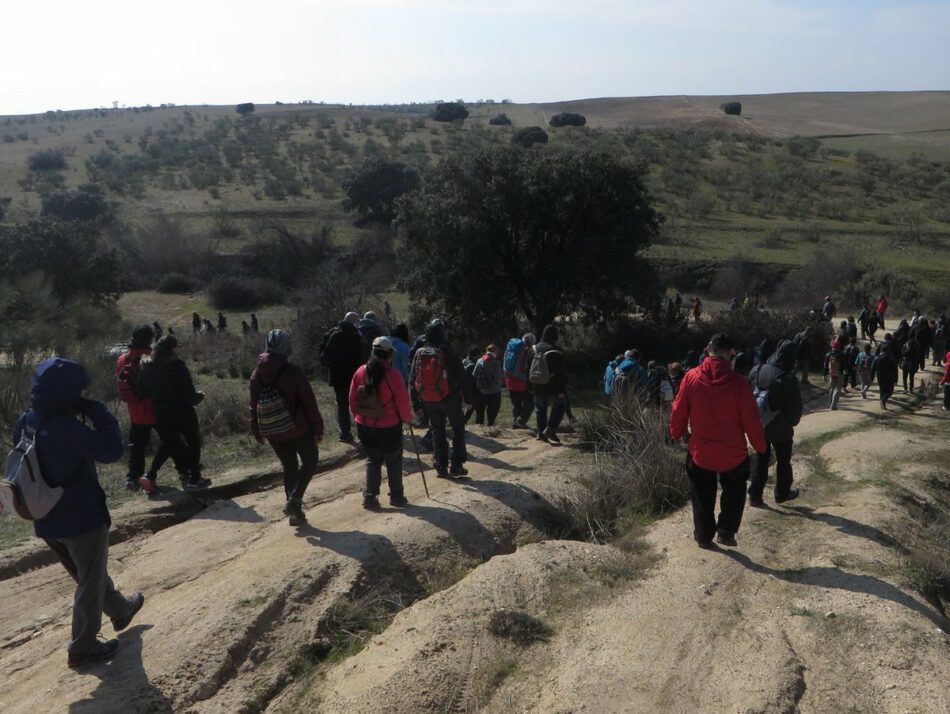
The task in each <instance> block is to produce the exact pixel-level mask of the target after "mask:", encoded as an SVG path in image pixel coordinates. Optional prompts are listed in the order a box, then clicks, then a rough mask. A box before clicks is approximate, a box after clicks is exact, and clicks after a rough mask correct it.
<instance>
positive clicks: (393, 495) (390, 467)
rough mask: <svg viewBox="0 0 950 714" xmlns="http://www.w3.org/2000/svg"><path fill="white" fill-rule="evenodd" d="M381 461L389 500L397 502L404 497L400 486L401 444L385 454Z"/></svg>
mask: <svg viewBox="0 0 950 714" xmlns="http://www.w3.org/2000/svg"><path fill="white" fill-rule="evenodd" d="M383 460H384V461H385V463H386V480H387V481H388V482H389V500H390V502H392V501H399V500H401V499H403V498H404V497H405V496H404V493H403V484H402V444H400V445H399V448H398V449H395V450H393V451H387V452H385V453H384V454H383Z"/></svg>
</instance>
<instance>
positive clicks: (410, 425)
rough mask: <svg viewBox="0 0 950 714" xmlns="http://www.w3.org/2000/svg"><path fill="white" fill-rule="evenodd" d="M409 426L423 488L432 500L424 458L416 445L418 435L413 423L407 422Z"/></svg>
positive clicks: (427, 496)
mask: <svg viewBox="0 0 950 714" xmlns="http://www.w3.org/2000/svg"><path fill="white" fill-rule="evenodd" d="M406 423H407V424H408V425H409V436H410V437H411V438H412V450H413V451H415V452H416V461H418V462H419V473H420V474H422V486H423V488H425V490H426V498H432V496H430V495H429V484H427V483H426V471H425V469H424V468H422V457H421V456H419V445H418V444H417V443H416V433H415V432H414V431H413V430H412V421H408V422H406Z"/></svg>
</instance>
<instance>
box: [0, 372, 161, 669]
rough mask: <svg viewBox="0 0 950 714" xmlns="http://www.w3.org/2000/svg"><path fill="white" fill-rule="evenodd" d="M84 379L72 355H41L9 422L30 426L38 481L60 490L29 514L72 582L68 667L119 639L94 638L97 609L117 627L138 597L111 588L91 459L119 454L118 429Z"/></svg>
mask: <svg viewBox="0 0 950 714" xmlns="http://www.w3.org/2000/svg"><path fill="white" fill-rule="evenodd" d="M89 382H90V380H89V375H88V373H87V372H86V370H85V369H84V368H83V366H82V365H81V364H79V363H78V362H74V361H73V360H68V359H62V358H59V357H51V358H50V359H46V360H44V361H43V362H41V363H40V365H39V366H38V367H37V368H36V372H35V373H34V374H33V382H32V387H31V392H30V409H29V410H28V411H27V412H26V413H24V414H23V415H22V416H21V417H20V418H19V420H18V421H17V422H16V425H15V426H14V428H13V441H14V443H17V444H18V443H20V438H21V437H22V436H23V435H24V433H26V434H27V436H29V435H31V434H34V433H35V435H36V437H35V438H36V452H35V453H36V457H37V460H38V463H39V467H40V473H41V474H42V477H43V480H44V481H46V483H47V484H48V485H49V486H51V487H53V488H57V487H61V488H62V489H63V493H62V496H61V497H60V499H59V501H58V502H57V503H56V505H55V506H53V508H52V510H50V511H49V513H47V514H46V515H45V516H43V517H42V518H38V519H37V520H35V521H33V531H34V533H35V534H36V537H37V538H42V539H43V540H44V541H45V542H46V545H48V546H49V547H50V549H51V550H52V551H53V553H54V554H55V555H56V557H57V558H58V559H59V562H60V563H62V565H63V567H64V568H66V572H67V573H69V575H70V577H71V578H72V579H73V580H75V581H76V593H75V596H74V597H73V618H72V632H71V635H70V642H69V646H68V648H67V653H68V654H67V664H68V666H69V667H70V668H72V669H78V668H81V667H83V666H84V665H87V664H91V663H93V662H98V661H102V660H108V659H111V658H112V656H113V655H114V654H115V652H116V650H117V649H118V648H119V641H118V640H116V639H111V640H107V641H101V640H99V639H98V637H97V636H98V634H99V630H100V629H101V627H102V615H103V613H105V614H106V615H108V616H109V617H110V618H111V620H112V628H113V630H115V631H116V632H120V631H122V630H124V629H125V628H126V627H128V626H129V624H130V623H131V622H132V618H134V617H135V615H136V613H138V611H139V610H141V609H142V605H143V604H144V603H145V598H144V597H143V596H142V593H138V592H137V593H135V594H134V595H132V596H131V597H126V596H125V595H123V594H122V593H121V592H119V591H118V590H116V588H115V586H114V585H113V583H112V580H111V578H110V577H109V572H108V560H109V526H110V525H111V524H112V520H111V518H110V517H109V509H108V508H107V506H106V494H105V492H104V491H103V490H102V486H101V485H100V484H99V476H98V472H97V471H96V462H97V461H98V462H99V463H104V464H111V463H115V462H116V461H118V460H119V459H121V458H122V435H121V433H120V431H119V423H118V422H117V421H116V419H115V417H114V416H112V415H111V414H110V413H109V410H108V409H106V406H105V404H103V403H102V402H98V401H94V400H91V399H86V398H85V394H86V389H87V388H88V387H89ZM77 417H78V418H77ZM80 419H81V420H80ZM87 421H88V422H89V424H91V426H88V425H87V423H86V422H87Z"/></svg>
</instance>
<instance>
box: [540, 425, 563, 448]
mask: <svg viewBox="0 0 950 714" xmlns="http://www.w3.org/2000/svg"><path fill="white" fill-rule="evenodd" d="M544 436H545V437H547V439H546V440H547V441H549V442H550V443H552V444H560V443H561V440H560V439H558V438H557V432H556V431H554V429H552V428H551V427H548V428H547V429H545V430H544Z"/></svg>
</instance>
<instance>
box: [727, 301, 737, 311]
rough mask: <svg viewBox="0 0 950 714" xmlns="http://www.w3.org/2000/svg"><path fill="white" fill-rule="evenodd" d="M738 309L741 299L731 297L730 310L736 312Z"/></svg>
mask: <svg viewBox="0 0 950 714" xmlns="http://www.w3.org/2000/svg"><path fill="white" fill-rule="evenodd" d="M738 309H739V301H738V300H737V299H736V298H730V300H729V312H735V311H736V310H738Z"/></svg>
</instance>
